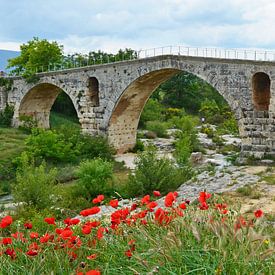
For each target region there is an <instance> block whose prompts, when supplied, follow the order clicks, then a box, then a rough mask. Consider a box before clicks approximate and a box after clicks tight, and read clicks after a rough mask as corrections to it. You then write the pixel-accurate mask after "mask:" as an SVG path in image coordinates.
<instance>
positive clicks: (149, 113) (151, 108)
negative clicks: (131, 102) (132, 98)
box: [139, 98, 165, 127]
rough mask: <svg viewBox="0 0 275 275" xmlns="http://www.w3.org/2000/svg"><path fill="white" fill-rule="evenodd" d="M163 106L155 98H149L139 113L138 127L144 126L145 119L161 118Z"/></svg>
mask: <svg viewBox="0 0 275 275" xmlns="http://www.w3.org/2000/svg"><path fill="white" fill-rule="evenodd" d="M164 112H165V110H164V107H163V105H162V104H161V103H159V102H158V101H157V100H155V99H152V98H149V100H148V101H147V103H146V105H145V106H144V109H143V111H142V113H141V116H140V120H139V127H144V126H145V124H146V122H147V121H151V120H163V118H164Z"/></svg>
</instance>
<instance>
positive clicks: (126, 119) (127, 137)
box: [108, 68, 238, 153]
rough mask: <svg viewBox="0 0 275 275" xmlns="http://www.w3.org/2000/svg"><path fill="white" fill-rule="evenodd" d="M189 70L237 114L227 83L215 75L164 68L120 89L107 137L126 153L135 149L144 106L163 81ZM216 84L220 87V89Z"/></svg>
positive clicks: (120, 151) (145, 74) (121, 151)
mask: <svg viewBox="0 0 275 275" xmlns="http://www.w3.org/2000/svg"><path fill="white" fill-rule="evenodd" d="M183 71H184V72H188V73H191V74H193V75H196V76H197V77H198V78H200V79H202V80H204V81H206V82H207V83H208V84H210V85H211V86H212V87H214V88H215V89H216V90H217V92H218V93H219V94H220V95H221V96H223V98H224V99H225V100H226V101H227V103H228V104H229V106H230V108H231V109H232V111H233V112H234V113H235V114H236V117H237V112H238V108H237V107H236V104H235V102H234V99H233V98H232V95H231V94H230V93H226V89H225V86H222V85H219V84H218V82H217V81H216V78H215V75H212V74H202V75H199V74H198V73H195V72H191V71H187V70H182V69H179V68H164V69H159V70H154V71H151V72H146V73H144V74H143V75H142V76H139V77H137V78H136V79H134V80H133V81H132V82H131V83H130V84H129V85H128V86H127V87H126V88H125V89H124V91H123V92H122V93H121V95H120V97H119V99H118V100H117V103H116V105H115V107H114V109H113V112H112V114H111V116H110V119H109V124H108V140H109V142H110V143H111V144H112V145H113V146H114V147H115V148H116V149H117V151H118V153H124V152H126V151H127V150H129V149H132V148H133V147H134V146H135V143H136V134H137V128H138V123H139V120H140V115H141V113H142V110H143V108H144V106H145V104H146V102H147V100H148V99H149V97H150V96H151V94H152V93H153V92H154V91H155V89H156V88H157V87H158V86H159V85H160V84H162V83H163V82H165V81H167V80H168V79H170V78H171V77H172V76H174V75H176V74H178V73H180V72H183ZM217 86H218V87H219V88H220V89H219V90H218V89H217ZM221 88H223V89H221Z"/></svg>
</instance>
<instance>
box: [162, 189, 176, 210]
mask: <svg viewBox="0 0 275 275" xmlns="http://www.w3.org/2000/svg"><path fill="white" fill-rule="evenodd" d="M175 200H176V197H175V194H174V193H173V192H169V193H168V194H167V195H166V197H165V200H164V205H165V206H166V207H171V206H172V205H173V202H174V201H175Z"/></svg>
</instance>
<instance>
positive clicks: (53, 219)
mask: <svg viewBox="0 0 275 275" xmlns="http://www.w3.org/2000/svg"><path fill="white" fill-rule="evenodd" d="M44 221H45V222H46V223H47V224H53V225H55V218H54V217H49V218H45V219H44Z"/></svg>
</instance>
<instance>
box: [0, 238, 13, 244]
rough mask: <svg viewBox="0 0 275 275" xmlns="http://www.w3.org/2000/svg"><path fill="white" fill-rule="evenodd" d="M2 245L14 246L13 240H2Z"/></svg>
mask: <svg viewBox="0 0 275 275" xmlns="http://www.w3.org/2000/svg"><path fill="white" fill-rule="evenodd" d="M0 243H1V242H0ZM2 244H3V245H8V244H12V238H3V239H2Z"/></svg>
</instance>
